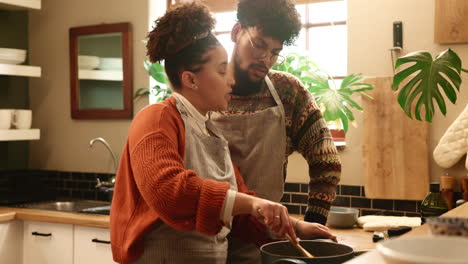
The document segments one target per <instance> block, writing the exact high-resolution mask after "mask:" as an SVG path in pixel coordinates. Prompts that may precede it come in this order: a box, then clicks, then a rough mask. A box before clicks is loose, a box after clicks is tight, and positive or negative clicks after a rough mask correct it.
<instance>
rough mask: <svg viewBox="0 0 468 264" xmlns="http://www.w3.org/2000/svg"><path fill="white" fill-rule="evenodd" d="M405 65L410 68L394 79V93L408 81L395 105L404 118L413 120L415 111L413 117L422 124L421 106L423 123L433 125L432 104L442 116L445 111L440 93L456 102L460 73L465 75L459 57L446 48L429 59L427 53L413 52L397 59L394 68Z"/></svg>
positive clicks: (429, 55) (396, 75)
mask: <svg viewBox="0 0 468 264" xmlns="http://www.w3.org/2000/svg"><path fill="white" fill-rule="evenodd" d="M407 63H412V65H411V66H408V67H406V68H405V69H402V70H400V71H399V72H397V73H396V74H395V76H394V77H393V90H395V91H396V90H398V88H399V86H400V84H402V82H403V81H404V80H406V81H407V82H406V83H405V84H404V85H403V87H402V88H401V89H400V91H399V93H398V103H399V104H400V106H401V107H402V108H403V110H404V111H405V113H406V115H408V116H409V117H410V118H412V119H413V112H414V118H416V119H417V120H420V121H421V115H420V113H421V110H422V109H421V107H422V106H424V112H425V120H426V121H427V122H432V117H433V116H434V101H435V102H436V103H437V105H438V106H439V109H440V111H441V113H442V114H443V115H445V114H446V113H447V108H446V104H445V99H444V96H443V94H445V97H447V98H448V99H449V100H450V102H452V103H455V102H456V101H457V91H459V90H460V84H461V77H460V73H461V71H465V72H466V70H465V69H462V66H461V60H460V58H459V57H458V55H457V54H456V53H455V52H454V51H452V50H451V49H448V50H446V51H444V52H442V53H440V54H439V55H437V56H436V57H435V58H434V59H432V56H431V54H430V53H428V52H422V51H418V52H413V53H409V54H408V55H406V56H403V57H400V58H398V59H397V61H396V63H395V68H398V67H400V66H401V65H404V64H407ZM442 91H443V93H442ZM413 105H414V106H413Z"/></svg>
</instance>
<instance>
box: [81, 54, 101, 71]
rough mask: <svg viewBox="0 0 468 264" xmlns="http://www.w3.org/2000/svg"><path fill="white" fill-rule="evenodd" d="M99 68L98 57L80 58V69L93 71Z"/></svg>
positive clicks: (82, 56)
mask: <svg viewBox="0 0 468 264" xmlns="http://www.w3.org/2000/svg"><path fill="white" fill-rule="evenodd" d="M98 66H99V57H97V56H84V55H80V56H78V67H79V68H80V69H85V70H92V69H96V68H97V67H98Z"/></svg>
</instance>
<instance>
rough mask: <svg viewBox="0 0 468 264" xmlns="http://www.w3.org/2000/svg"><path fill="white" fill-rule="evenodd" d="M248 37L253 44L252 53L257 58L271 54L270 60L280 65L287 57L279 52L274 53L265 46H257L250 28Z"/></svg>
mask: <svg viewBox="0 0 468 264" xmlns="http://www.w3.org/2000/svg"><path fill="white" fill-rule="evenodd" d="M247 37H248V38H249V42H250V45H251V46H252V53H253V56H254V57H255V58H256V59H264V58H266V57H267V56H269V59H270V62H272V63H276V64H278V65H281V64H283V62H284V60H285V58H284V57H283V56H281V55H279V54H275V53H272V52H271V51H269V50H267V49H265V48H260V47H258V46H256V45H255V44H254V43H253V41H252V37H251V36H250V33H249V30H248V29H247Z"/></svg>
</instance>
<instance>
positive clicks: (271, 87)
mask: <svg viewBox="0 0 468 264" xmlns="http://www.w3.org/2000/svg"><path fill="white" fill-rule="evenodd" d="M265 82H266V84H267V86H268V90H270V93H271V95H272V96H273V99H275V103H276V104H277V105H278V107H279V109H280V111H281V113H282V114H283V117H284V116H285V111H284V106H283V103H282V102H281V99H280V97H279V95H278V92H276V89H275V86H274V85H273V83H272V82H271V80H270V77H268V75H267V76H265Z"/></svg>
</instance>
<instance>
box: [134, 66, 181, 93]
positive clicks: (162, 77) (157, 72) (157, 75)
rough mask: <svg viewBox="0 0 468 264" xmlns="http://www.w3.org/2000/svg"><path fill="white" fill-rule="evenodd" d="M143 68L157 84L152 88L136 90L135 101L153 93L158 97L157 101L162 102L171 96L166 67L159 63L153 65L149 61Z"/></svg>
mask: <svg viewBox="0 0 468 264" xmlns="http://www.w3.org/2000/svg"><path fill="white" fill-rule="evenodd" d="M143 66H144V67H145V69H146V71H147V72H148V74H149V75H150V76H151V78H153V80H154V81H155V82H156V84H155V85H154V86H153V87H151V88H148V87H144V88H140V89H138V90H136V91H135V93H134V95H133V99H136V98H138V97H140V96H145V95H149V94H150V93H151V94H153V95H154V96H156V101H157V102H160V101H162V100H164V99H166V98H168V97H169V96H171V94H172V90H171V89H170V87H169V81H168V80H167V76H166V72H165V71H164V67H163V66H162V65H161V64H159V63H157V62H155V63H151V62H150V61H148V60H146V61H144V62H143Z"/></svg>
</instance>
